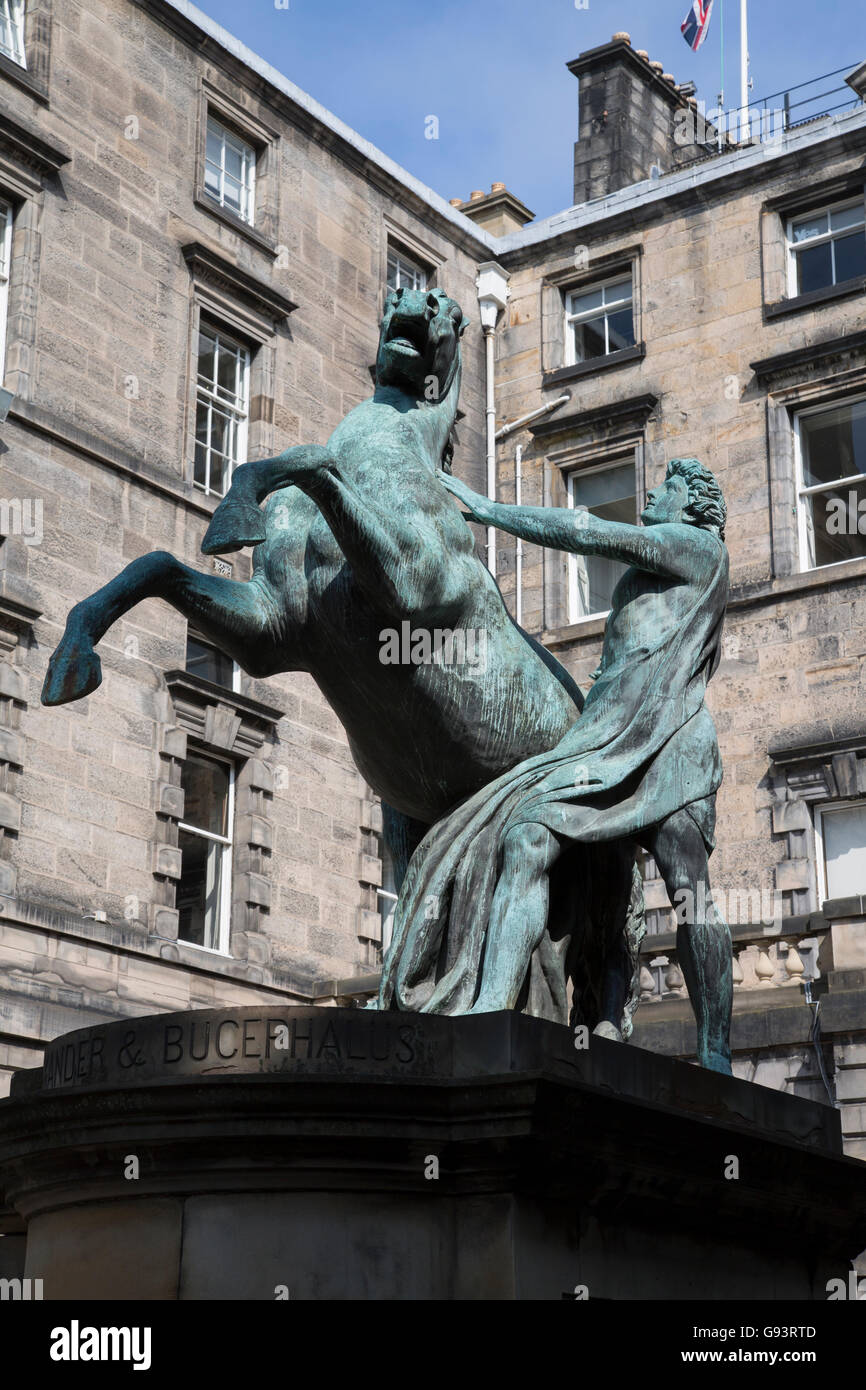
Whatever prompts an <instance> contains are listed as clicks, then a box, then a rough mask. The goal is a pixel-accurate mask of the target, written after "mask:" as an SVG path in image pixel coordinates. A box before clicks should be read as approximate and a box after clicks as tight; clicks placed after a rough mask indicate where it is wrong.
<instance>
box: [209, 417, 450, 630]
mask: <svg viewBox="0 0 866 1390" xmlns="http://www.w3.org/2000/svg"><path fill="white" fill-rule="evenodd" d="M292 484H294V485H295V486H296V487H298V488H300V490H301V491H302V492H304V493H306V495H307V496H308V497H309V498H310V499H311V500H312V501H313V502H315V504H316V506H317V507H318V508H319V511H320V512H321V513H322V515H323V517H324V518H325V520H326V521H327V523H328V525H329V526H330V528H331V531H332V532H333V535H334V538H335V540H336V541H337V544H338V545H339V547H340V549H341V550H342V552H343V554H344V555H345V557H346V559H347V560H348V561H349V564H350V565H351V566H352V570H353V571H354V576H355V580H356V582H357V584H358V586H359V588H361V589H363V590H364V591H365V592H366V594H367V597H368V598H369V600H370V602H371V603H373V604H375V605H376V606H377V607H378V608H382V609H385V610H386V611H388V612H389V613H392V614H393V615H394V617H395V618H396V617H405V616H409V615H410V614H411V613H413V612H415V611H417V609H418V608H419V607H422V606H423V607H427V606H429V604H430V602H431V597H430V596H431V590H433V591H438V590H439V589H440V588H441V582H442V578H443V575H442V568H441V566H440V565H439V564H438V562H437V561H436V560H427V561H426V562H425V557H424V555H423V552H422V550H421V540H422V537H421V536H420V535H419V536H417V537H415V536H413V537H412V542H413V544H412V545H407V544H406V543H405V541H404V543H403V544H401V543H400V539H399V538H398V537H396V536H395V535H394V531H393V527H392V526H389V524H388V521H387V519H386V518H385V517H379V516H378V515H377V514H376V512H375V510H374V508H373V506H372V505H371V499H369V498H366V497H362V496H361V494H360V493H359V492H357V490H356V488H355V487H354V485H353V483H351V482H350V481H349V480H348V479H347V478H345V477H344V476H343V475H342V474H341V473H340V471H339V466H338V464H337V462H336V460H335V459H334V457H333V455H331V454H329V453H328V451H327V449H324V448H322V447H320V446H319V445H318V444H304V445H299V446H297V447H295V448H292V449H287V450H286V451H285V453H284V454H280V455H279V456H278V457H277V458H273V459H259V460H257V461H256V462H254V463H245V464H242V465H241V466H240V467H239V468H236V469H235V471H234V473H233V474H232V485H231V488H230V490H229V492H228V494H227V496H226V497H224V498H223V500H222V502H221V503H220V505H219V506H218V507H217V509H216V511H215V512H214V514H213V518H212V519H211V524H210V526H209V527H208V529H207V532H206V533H205V538H204V540H203V541H202V547H201V548H202V550H203V551H204V553H205V554H206V555H215V554H225V553H227V552H228V551H231V550H238V549H240V548H241V547H242V546H244V545H258V544H260V543H261V541H263V540H264V539H265V515H264V512H262V511H261V509H260V506H259V504H260V503H261V502H262V501H263V500H264V498H265V497H267V496H268V494H269V493H271V492H274V491H276V490H277V489H278V488H283V487H288V486H290V485H292Z"/></svg>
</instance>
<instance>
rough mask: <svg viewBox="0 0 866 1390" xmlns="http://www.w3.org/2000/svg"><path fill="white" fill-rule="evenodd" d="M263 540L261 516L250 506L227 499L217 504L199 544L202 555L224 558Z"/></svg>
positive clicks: (249, 504) (230, 497)
mask: <svg viewBox="0 0 866 1390" xmlns="http://www.w3.org/2000/svg"><path fill="white" fill-rule="evenodd" d="M266 540H267V534H266V532H265V514H264V512H263V511H262V510H261V508H260V507H257V506H256V505H255V503H254V502H241V501H239V500H238V499H237V498H235V497H232V496H231V495H229V496H228V497H225V498H224V499H223V500H222V502H220V504H219V506H218V507H217V509H216V511H215V512H214V514H213V516H212V517H211V523H210V526H209V527H208V528H207V530H206V531H205V536H204V540H203V541H202V543H201V549H202V554H203V555H227V554H229V553H230V552H231V551H233V550H243V548H244V546H245V545H261V544H262V541H266Z"/></svg>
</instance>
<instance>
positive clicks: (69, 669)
mask: <svg viewBox="0 0 866 1390" xmlns="http://www.w3.org/2000/svg"><path fill="white" fill-rule="evenodd" d="M101 684H102V662H101V661H100V660H99V657H98V656H97V655H96V652H95V651H94V650H93V648H92V647H91V646H90V644H89V643H88V642H86V641H84V640H83V639H82V638H80V637H74V636H73V635H72V634H71V633H69V632H67V633H65V634H64V636H63V638H62V640H61V642H60V645H59V646H58V647H57V649H56V650H55V651H54V653H53V655H52V657H51V660H50V661H49V662H48V670H47V672H46V675H45V681H44V682H43V685H42V703H43V705H67V704H69V702H70V700H82V699H83V698H84V696H85V695H90V694H91V693H92V692H93V691H94V690H96V688H97V686H99V685H101Z"/></svg>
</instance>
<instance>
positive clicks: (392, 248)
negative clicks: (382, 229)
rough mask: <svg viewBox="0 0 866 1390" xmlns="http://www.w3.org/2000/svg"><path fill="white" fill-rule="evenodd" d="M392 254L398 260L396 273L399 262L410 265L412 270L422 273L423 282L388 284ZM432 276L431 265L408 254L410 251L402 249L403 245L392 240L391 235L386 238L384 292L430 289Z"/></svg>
mask: <svg viewBox="0 0 866 1390" xmlns="http://www.w3.org/2000/svg"><path fill="white" fill-rule="evenodd" d="M392 256H393V257H394V259H395V260H396V261H397V262H398V274H399V264H400V263H404V264H405V265H406V266H408V267H410V268H411V269H412V270H413V271H416V272H417V273H418V274H420V275H422V276H423V279H424V283H423V284H422V285H396V286H393V287H392V286H391V284H390V272H391V258H392ZM432 278H433V271H432V270H431V267H430V266H429V265H427V264H425V262H424V261H422V260H420V259H418V258H417V257H416V256H414V255H412V254H410V252H408V251H406V250H405V249H404V247H402V246H401V245H400V244H399V242H396V241H394V240H393V238H391V237H389V238H388V246H387V251H386V256H385V292H386V294H390V293H392V292H393V290H394V289H417V290H428V289H431V288H432V285H431V279H432Z"/></svg>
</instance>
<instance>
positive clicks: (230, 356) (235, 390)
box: [217, 339, 240, 401]
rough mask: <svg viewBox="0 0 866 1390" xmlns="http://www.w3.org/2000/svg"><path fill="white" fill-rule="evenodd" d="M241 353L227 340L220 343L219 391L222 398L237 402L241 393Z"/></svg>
mask: <svg viewBox="0 0 866 1390" xmlns="http://www.w3.org/2000/svg"><path fill="white" fill-rule="evenodd" d="M239 386H240V352H239V351H238V349H237V348H236V347H234V346H233V345H232V344H231V343H227V342H226V341H225V339H222V341H221V342H220V351H219V364H218V369H217V389H218V390H219V393H220V395H222V396H231V398H232V400H233V401H234V400H237V399H238V397H239V395H240V391H239Z"/></svg>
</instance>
